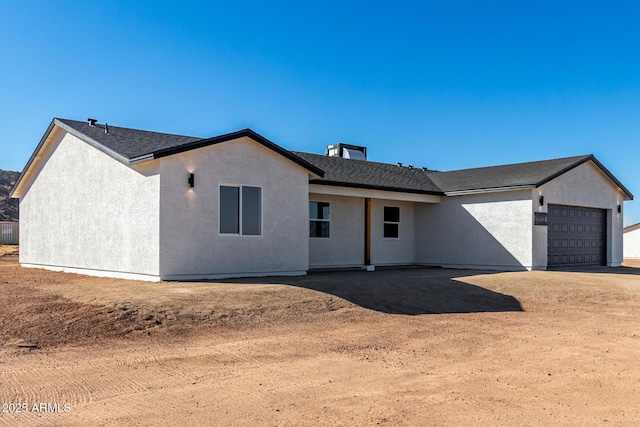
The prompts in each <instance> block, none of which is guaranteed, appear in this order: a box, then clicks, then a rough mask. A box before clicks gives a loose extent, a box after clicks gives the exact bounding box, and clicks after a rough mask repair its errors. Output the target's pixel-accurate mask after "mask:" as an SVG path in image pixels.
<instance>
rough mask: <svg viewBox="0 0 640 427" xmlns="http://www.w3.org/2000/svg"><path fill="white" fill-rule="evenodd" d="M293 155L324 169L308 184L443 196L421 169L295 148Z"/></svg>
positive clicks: (426, 172)
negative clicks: (305, 151)
mask: <svg viewBox="0 0 640 427" xmlns="http://www.w3.org/2000/svg"><path fill="white" fill-rule="evenodd" d="M293 154H295V155H296V156H298V157H300V158H301V159H304V160H306V161H307V162H309V163H311V164H312V165H315V166H316V167H318V168H320V169H322V170H323V171H324V172H325V174H324V177H323V178H322V179H315V180H312V181H310V183H311V184H322V185H334V186H344V187H356V188H370V189H376V190H388V191H401V192H406V193H420V194H433V195H444V193H443V192H442V191H441V190H440V189H439V188H438V187H437V186H436V185H435V184H434V183H433V181H432V180H431V179H430V178H429V175H428V171H424V170H422V169H417V168H414V169H409V168H407V167H400V166H396V165H392V164H389V163H378V162H370V161H365V160H353V159H344V158H342V157H329V156H323V155H319V154H311V153H302V152H298V151H293Z"/></svg>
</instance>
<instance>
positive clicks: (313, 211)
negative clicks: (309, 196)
mask: <svg viewBox="0 0 640 427" xmlns="http://www.w3.org/2000/svg"><path fill="white" fill-rule="evenodd" d="M330 216H331V206H329V203H326V202H309V237H329V220H330Z"/></svg>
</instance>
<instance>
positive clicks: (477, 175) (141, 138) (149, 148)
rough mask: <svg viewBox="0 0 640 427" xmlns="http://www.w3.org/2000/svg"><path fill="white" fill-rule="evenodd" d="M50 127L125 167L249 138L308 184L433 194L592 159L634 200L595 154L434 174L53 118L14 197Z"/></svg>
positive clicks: (532, 183)
mask: <svg viewBox="0 0 640 427" xmlns="http://www.w3.org/2000/svg"><path fill="white" fill-rule="evenodd" d="M54 125H58V126H60V127H62V128H63V129H65V130H67V131H69V132H72V133H74V134H75V135H76V136H78V137H79V138H81V139H83V140H85V141H86V142H87V143H89V144H92V145H94V146H95V147H96V148H98V149H100V150H102V151H105V152H107V153H108V154H110V155H111V156H113V157H114V158H117V159H118V160H120V161H121V162H123V163H125V164H131V163H136V162H140V161H146V160H151V159H156V158H160V157H164V156H169V155H172V154H177V153H180V152H185V151H189V150H193V149H196V148H200V147H205V146H208V145H213V144H218V143H221V142H225V141H230V140H232V139H236V138H242V137H249V138H251V139H253V140H254V141H256V142H258V143H259V144H262V145H263V146H265V147H267V148H269V149H271V150H273V151H275V152H276V153H278V154H280V155H282V156H284V157H285V158H287V159H289V160H291V161H293V162H295V163H297V164H298V165H300V166H302V167H304V168H306V169H307V170H309V171H311V172H312V173H314V174H315V175H316V176H318V177H320V178H319V179H314V180H312V181H311V183H318V184H324V185H336V186H347V187H356V188H371V189H380V190H389V191H402V192H409V193H420V194H434V195H443V194H445V193H456V192H466V191H487V190H492V189H501V188H512V187H538V186H540V185H542V184H544V183H546V182H548V181H550V180H552V179H554V178H556V177H557V176H559V175H562V174H563V173H565V172H567V171H569V170H571V169H573V168H575V167H577V166H579V165H581V164H582V163H585V162H587V161H589V160H591V161H593V162H594V163H595V165H596V166H598V167H599V168H600V169H601V170H602V172H603V173H605V174H606V175H607V176H608V177H609V178H610V179H611V180H612V181H613V182H614V183H615V184H616V185H617V186H618V187H620V189H621V190H622V191H623V192H624V193H625V194H626V195H627V196H628V197H629V198H630V199H633V195H632V194H631V193H630V192H629V191H628V190H627V189H626V188H625V187H624V186H623V185H622V184H621V183H620V182H619V181H618V180H617V179H616V178H615V177H614V176H613V175H612V174H611V172H609V171H608V170H607V169H606V168H605V167H604V166H603V165H602V164H601V163H600V162H599V161H598V160H597V159H596V158H595V157H594V156H593V155H585V156H576V157H566V158H561V159H552V160H543V161H537V162H528V163H517V164H511V165H503V166H492V167H484V168H475V169H464V170H457V171H450V172H437V171H431V170H423V169H415V168H408V167H400V166H396V165H392V164H389V163H378V162H369V161H363V160H352V159H344V158H340V157H329V156H324V155H319V154H311V153H302V152H295V151H288V150H285V149H284V148H282V147H280V146H279V145H277V144H274V143H273V142H271V141H269V140H268V139H266V138H264V137H263V136H261V135H259V134H257V133H256V132H254V131H252V130H251V129H244V130H241V131H237V132H232V133H229V134H225V135H219V136H215V137H212V138H197V137H192V136H183V135H173V134H167V133H158V132H150V131H144V130H137V129H129V128H122V127H118V126H109V132H108V133H105V125H102V124H96V125H94V126H90V125H89V124H88V122H81V121H76V120H68V119H54V120H53V121H52V123H51V124H50V125H49V128H48V129H47V132H46V133H45V135H44V136H43V138H42V139H41V141H40V144H39V145H38V147H37V148H36V151H35V152H34V153H33V155H32V157H31V159H29V161H28V162H27V165H26V166H25V169H24V170H23V171H22V174H21V175H20V177H19V179H18V182H16V184H15V186H14V189H13V190H12V194H13V192H14V191H15V189H16V188H17V186H18V184H19V183H20V181H21V180H22V178H23V176H24V174H25V172H26V171H27V169H29V166H30V165H31V163H32V162H33V161H34V159H35V157H36V155H37V153H38V152H39V150H40V149H41V148H42V146H43V144H44V142H45V140H46V139H47V138H48V136H49V133H50V132H51V130H52V129H53V126H54Z"/></svg>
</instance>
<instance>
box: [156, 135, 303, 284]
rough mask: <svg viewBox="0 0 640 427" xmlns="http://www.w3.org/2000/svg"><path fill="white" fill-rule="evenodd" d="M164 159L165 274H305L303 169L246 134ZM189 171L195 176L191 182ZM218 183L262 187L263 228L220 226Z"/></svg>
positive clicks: (162, 262) (175, 276)
mask: <svg viewBox="0 0 640 427" xmlns="http://www.w3.org/2000/svg"><path fill="white" fill-rule="evenodd" d="M160 162H161V166H160V169H161V177H162V178H161V183H160V188H161V196H160V229H161V237H160V242H161V251H160V265H161V276H162V277H163V278H165V279H188V278H206V277H212V278H215V277H230V276H247V275H265V274H303V273H304V272H305V271H306V270H307V269H308V262H309V224H308V215H309V207H308V200H309V183H308V182H309V176H308V171H307V170H306V169H304V168H302V167H300V166H298V165H296V164H295V163H293V162H291V161H290V160H287V159H285V158H284V157H282V156H280V155H278V154H276V153H274V152H273V151H272V150H269V149H267V148H265V147H263V146H262V145H260V144H258V143H256V142H255V141H253V140H251V139H249V138H242V139H238V140H233V141H228V142H224V143H221V144H216V145H212V146H209V147H204V148H199V149H196V150H192V151H188V152H185V153H180V154H176V155H172V156H169V157H164V158H161V159H160ZM189 173H194V176H195V186H194V188H192V189H191V188H189V185H188V184H187V179H188V174H189ZM220 185H228V186H243V185H244V186H255V187H260V188H261V189H262V235H260V236H243V235H237V234H233V235H231V234H220V233H219V224H218V223H219V190H220Z"/></svg>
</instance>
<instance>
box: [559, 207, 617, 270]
mask: <svg viewBox="0 0 640 427" xmlns="http://www.w3.org/2000/svg"><path fill="white" fill-rule="evenodd" d="M548 212H549V213H548V221H549V222H548V227H549V231H548V232H549V236H548V245H549V247H548V252H547V254H548V260H547V265H548V266H549V267H559V266H572V265H606V262H607V214H606V211H605V210H604V209H591V208H579V207H575V206H561V205H549V210H548Z"/></svg>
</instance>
